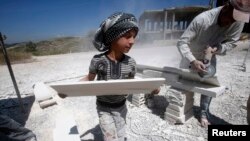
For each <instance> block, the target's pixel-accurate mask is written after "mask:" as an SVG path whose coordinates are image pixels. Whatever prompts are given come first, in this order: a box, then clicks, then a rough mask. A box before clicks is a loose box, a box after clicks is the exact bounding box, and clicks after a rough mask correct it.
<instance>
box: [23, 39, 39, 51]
mask: <svg viewBox="0 0 250 141" xmlns="http://www.w3.org/2000/svg"><path fill="white" fill-rule="evenodd" d="M36 50H37V46H36V44H35V43H33V42H31V41H30V42H28V43H27V44H26V45H25V51H27V52H35V51H36Z"/></svg>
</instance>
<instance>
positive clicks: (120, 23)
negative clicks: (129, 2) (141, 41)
mask: <svg viewBox="0 0 250 141" xmlns="http://www.w3.org/2000/svg"><path fill="white" fill-rule="evenodd" d="M131 29H134V30H135V31H136V33H137V32H138V30H139V28H138V25H137V20H136V18H135V16H134V15H132V14H129V13H122V12H118V13H114V14H112V15H111V16H109V17H108V18H107V19H106V20H105V21H103V22H102V24H101V25H100V27H99V29H98V30H97V32H96V34H95V37H94V40H93V44H94V46H95V48H96V49H97V50H99V51H101V52H103V51H106V50H108V49H109V48H110V45H111V42H112V41H114V40H115V39H118V38H120V37H121V36H122V35H124V34H125V33H126V32H128V31H129V30H131Z"/></svg>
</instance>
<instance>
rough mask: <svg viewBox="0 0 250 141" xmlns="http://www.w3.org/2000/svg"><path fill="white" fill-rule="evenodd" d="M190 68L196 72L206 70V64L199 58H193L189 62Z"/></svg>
mask: <svg viewBox="0 0 250 141" xmlns="http://www.w3.org/2000/svg"><path fill="white" fill-rule="evenodd" d="M190 64H191V68H192V69H193V70H195V71H197V72H206V70H205V68H206V66H205V65H204V64H203V63H202V62H201V61H199V60H194V61H192V62H191V63H190Z"/></svg>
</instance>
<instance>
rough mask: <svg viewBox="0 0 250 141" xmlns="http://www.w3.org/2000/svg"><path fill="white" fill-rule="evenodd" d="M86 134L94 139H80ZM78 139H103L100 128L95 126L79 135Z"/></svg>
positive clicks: (90, 140) (85, 140) (91, 140)
mask: <svg viewBox="0 0 250 141" xmlns="http://www.w3.org/2000/svg"><path fill="white" fill-rule="evenodd" d="M88 134H92V135H93V136H94V138H93V139H82V138H84V137H85V136H86V135H88ZM80 138H81V141H103V137H102V132H101V128H100V126H99V125H96V126H95V127H94V128H92V129H89V130H88V131H86V132H85V133H83V134H81V135H80Z"/></svg>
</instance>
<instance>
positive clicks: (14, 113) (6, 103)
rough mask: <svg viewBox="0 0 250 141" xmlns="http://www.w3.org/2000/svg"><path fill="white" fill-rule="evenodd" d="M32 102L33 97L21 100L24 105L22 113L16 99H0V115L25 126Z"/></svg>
mask: <svg viewBox="0 0 250 141" xmlns="http://www.w3.org/2000/svg"><path fill="white" fill-rule="evenodd" d="M34 101H35V97H34V96H27V97H24V98H22V102H23V105H24V112H22V110H21V108H20V105H19V101H18V99H17V98H8V99H0V113H1V114H3V115H6V116H9V117H10V118H12V119H14V120H15V121H17V122H19V123H20V124H22V125H25V123H26V121H27V119H28V117H29V114H30V111H31V108H32V105H33V103H34Z"/></svg>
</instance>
